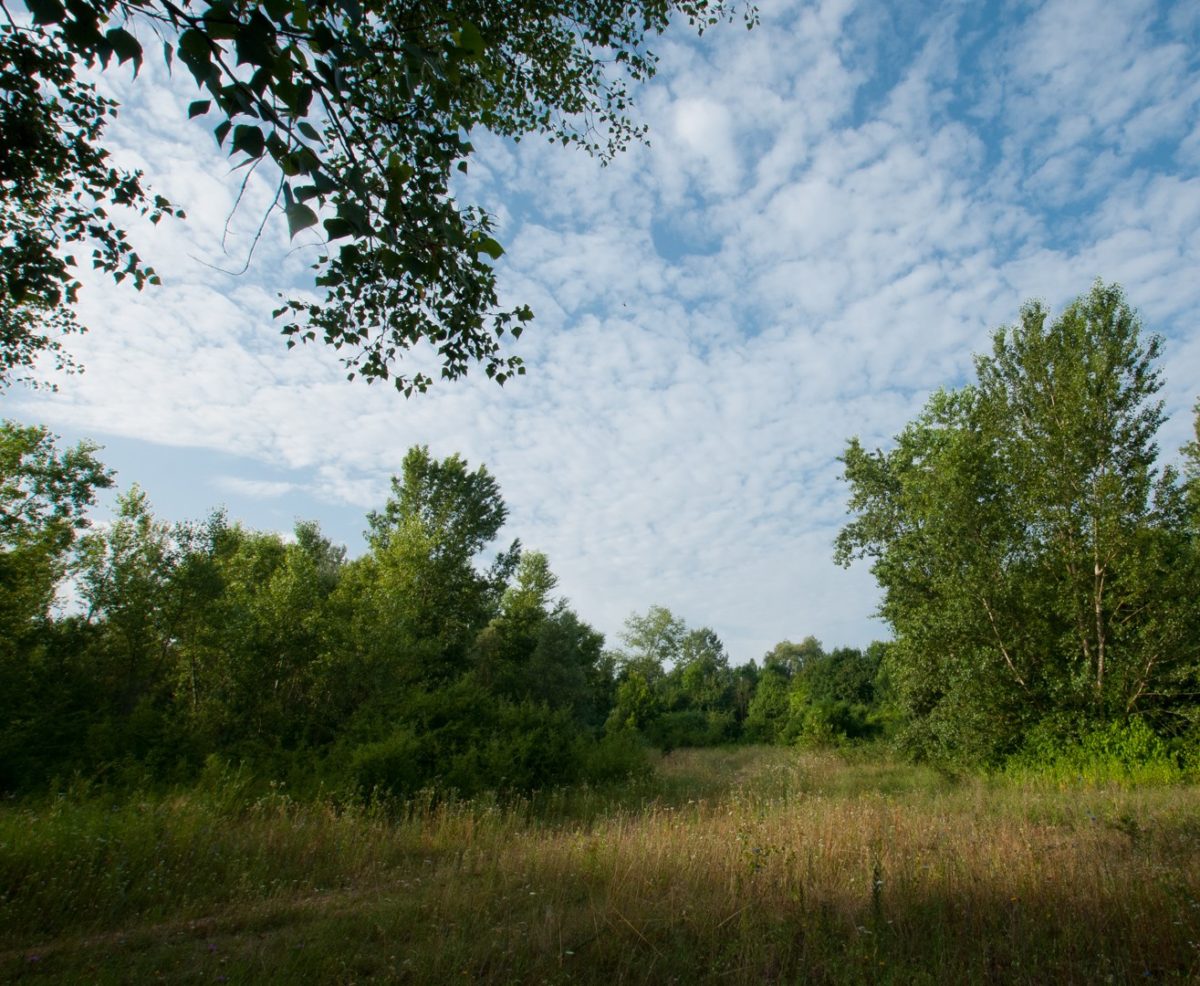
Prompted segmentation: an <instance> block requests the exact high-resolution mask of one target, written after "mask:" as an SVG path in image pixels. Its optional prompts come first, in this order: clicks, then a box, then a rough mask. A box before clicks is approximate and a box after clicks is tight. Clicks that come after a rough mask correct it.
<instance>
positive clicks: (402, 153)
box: [0, 0, 756, 394]
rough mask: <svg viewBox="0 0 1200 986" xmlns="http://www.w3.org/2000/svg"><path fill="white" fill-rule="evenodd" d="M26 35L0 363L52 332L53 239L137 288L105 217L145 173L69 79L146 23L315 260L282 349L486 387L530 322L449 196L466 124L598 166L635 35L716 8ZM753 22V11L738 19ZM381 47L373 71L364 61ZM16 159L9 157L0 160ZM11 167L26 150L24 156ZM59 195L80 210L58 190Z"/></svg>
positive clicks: (86, 28)
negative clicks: (536, 141)
mask: <svg viewBox="0 0 1200 986" xmlns="http://www.w3.org/2000/svg"><path fill="white" fill-rule="evenodd" d="M26 5H27V7H28V9H29V12H30V14H31V16H32V23H22V24H18V23H15V22H10V24H9V25H8V27H7V28H5V32H4V35H3V48H2V49H0V55H2V56H3V59H4V61H3V62H2V63H0V65H2V66H3V68H2V69H0V71H2V72H3V77H4V81H5V86H4V91H5V92H6V93H11V95H8V96H6V98H5V100H4V101H3V104H2V106H3V112H4V117H3V126H4V138H5V139H4V141H2V142H0V143H4V144H5V145H7V147H8V149H9V154H8V156H6V157H4V158H0V181H2V187H3V190H4V202H5V206H4V208H5V211H4V226H3V228H2V229H0V233H2V234H3V237H2V240H0V242H3V243H4V244H5V246H4V254H3V257H2V259H3V263H4V268H3V271H0V274H2V276H3V277H4V278H5V280H6V281H7V287H8V293H7V294H6V295H5V298H6V300H5V302H4V305H5V307H4V309H3V311H4V313H5V322H4V325H3V328H4V337H3V341H4V342H5V350H4V352H5V357H4V358H5V360H6V361H7V362H10V363H16V364H28V362H29V360H30V359H31V357H32V356H33V355H34V354H36V352H37V351H38V350H39V349H42V348H45V347H46V346H47V345H53V344H52V343H48V342H47V339H48V338H49V337H48V336H47V335H46V334H45V332H43V331H42V330H43V328H44V327H46V322H47V321H49V322H51V323H53V322H54V321H55V320H56V319H57V320H59V321H60V322H64V323H65V324H62V325H60V326H59V327H60V328H73V327H75V323H74V322H73V321H72V320H71V319H70V316H62V315H56V314H53V313H55V312H58V311H59V309H58V307H57V300H58V299H59V298H60V297H61V296H62V295H63V293H64V289H63V288H62V287H61V285H63V284H65V285H66V287H65V295H66V298H67V300H68V301H69V300H71V299H72V298H73V296H74V292H75V289H76V284H75V282H74V281H73V280H72V275H71V274H70V269H71V268H72V267H73V266H74V260H73V258H71V257H70V256H66V257H62V258H60V257H59V255H58V254H57V253H56V252H55V248H56V247H57V246H58V245H59V243H60V242H71V241H73V240H75V239H79V238H82V237H88V238H90V239H91V240H92V241H94V242H95V243H96V244H97V253H96V255H95V256H96V264H97V266H102V267H104V269H106V270H110V271H112V272H113V273H114V276H116V277H117V279H118V280H120V279H121V278H123V277H125V276H130V277H132V278H133V280H134V283H135V284H137V285H138V286H139V287H140V286H141V284H142V283H144V282H146V281H153V280H155V279H156V276H155V275H154V273H153V271H152V270H150V269H149V268H145V267H144V266H143V265H142V264H141V261H140V260H139V259H138V257H137V255H136V254H135V253H133V252H132V250H131V249H130V248H129V247H128V245H127V244H126V243H125V234H124V232H123V231H122V230H121V229H120V228H119V227H117V226H115V225H113V224H112V223H111V222H108V220H107V215H106V213H105V211H104V205H105V203H108V202H112V203H114V204H122V205H132V206H134V207H137V208H141V209H142V210H143V211H146V212H148V213H149V215H150V217H151V219H154V220H157V219H158V218H159V217H160V216H161V215H164V214H171V213H175V210H174V209H173V207H172V206H170V204H169V203H167V202H166V201H165V200H163V199H161V198H156V199H155V200H154V201H153V204H149V202H148V199H147V197H146V195H145V194H144V193H143V191H142V189H141V186H140V184H139V179H140V176H138V175H125V174H120V173H117V172H114V171H111V170H108V169H107V166H106V155H105V152H104V151H103V149H102V148H101V146H100V140H101V138H102V131H103V126H104V123H105V121H106V119H107V118H108V117H109V116H110V115H111V113H112V112H113V110H114V107H113V106H112V104H111V103H110V102H107V101H105V100H103V99H100V98H99V97H97V96H96V94H95V91H94V90H93V89H91V88H90V87H88V86H86V85H82V84H80V83H79V82H78V81H77V75H78V69H79V65H80V64H82V65H86V66H89V67H90V66H96V65H99V66H100V67H105V66H108V65H109V64H110V62H111V61H112V59H113V58H114V57H115V58H116V59H117V61H118V62H120V63H125V62H132V63H133V66H134V68H135V71H136V69H137V67H138V66H139V65H140V64H141V61H142V59H143V57H144V50H143V44H142V40H141V37H144V35H145V32H146V29H150V30H153V31H154V32H156V33H158V34H160V35H161V36H162V37H163V38H164V41H163V53H164V56H165V57H166V59H167V62H168V64H169V65H170V64H172V63H173V62H174V63H178V64H179V65H181V66H183V67H184V68H185V69H186V70H187V71H188V72H190V73H191V75H192V76H193V78H194V79H195V81H196V84H197V86H198V87H199V89H200V90H201V93H202V98H200V99H197V100H195V101H194V102H193V103H192V104H191V106H190V107H189V110H188V115H189V116H192V117H208V118H209V119H210V120H211V121H212V122H213V123H214V126H213V133H214V135H215V136H216V138H217V142H218V143H219V144H220V145H221V146H222V147H224V148H226V149H227V150H228V152H229V155H230V158H231V159H232V160H233V162H234V163H235V164H236V165H237V166H239V167H246V168H247V169H249V170H254V169H258V168H263V169H264V170H265V171H266V172H268V173H269V174H270V175H271V180H272V182H273V183H274V185H275V190H276V204H277V205H280V206H281V207H282V210H283V213H284V215H285V217H286V219H287V223H288V228H289V231H290V233H291V235H292V236H293V237H294V236H296V235H297V234H298V233H300V232H302V231H304V230H307V229H310V228H312V229H314V231H319V233H318V235H319V236H320V238H321V240H322V242H323V245H324V249H323V250H322V252H321V253H320V255H319V256H318V258H317V260H316V262H315V264H314V265H313V270H314V277H315V282H316V286H317V287H318V288H319V289H321V290H322V291H324V295H325V296H324V299H323V300H320V301H313V300H311V298H309V297H298V298H287V299H284V300H283V303H282V305H281V307H280V308H279V309H278V311H277V312H276V315H277V316H280V317H282V318H283V319H284V327H283V332H284V334H285V335H286V336H287V337H288V339H289V345H291V344H294V343H295V342H296V341H297V340H303V341H307V340H313V339H316V338H318V337H320V338H321V339H323V341H324V342H326V343H328V344H329V345H331V346H333V347H335V348H337V349H339V350H343V351H345V352H346V353H347V355H346V357H345V363H346V365H347V367H348V368H349V370H350V376H351V377H353V376H355V375H356V374H358V375H362V376H364V377H366V378H367V379H368V380H373V379H388V378H391V379H392V380H393V382H394V383H395V385H396V387H397V388H398V389H400V390H402V391H403V392H405V393H406V394H411V393H412V392H413V391H414V390H418V391H424V390H425V389H426V388H427V387H428V386H429V385H430V384H431V383H432V378H431V377H430V376H429V375H428V374H426V373H425V372H424V371H421V370H416V371H407V370H399V369H398V363H399V361H400V360H401V358H402V357H403V356H405V355H406V354H407V353H408V352H409V351H410V350H412V349H413V348H414V347H417V346H418V345H424V346H426V347H428V348H430V349H431V350H432V351H433V352H434V353H435V354H436V359H437V362H438V364H439V365H440V372H441V375H442V377H444V378H448V379H454V378H456V377H459V376H461V375H462V374H463V373H465V372H466V371H467V368H468V366H469V365H470V364H472V363H480V364H482V366H483V367H484V370H485V371H486V373H487V374H488V376H490V377H493V378H495V379H496V380H498V381H499V382H501V383H503V382H504V381H505V380H507V379H508V378H509V377H510V376H512V375H513V374H514V373H521V372H523V367H522V365H521V361H520V359H519V357H516V356H510V355H506V354H505V353H504V351H503V350H502V348H501V340H502V338H503V337H504V336H505V335H506V334H511V335H513V336H517V335H519V334H520V332H521V330H522V329H523V327H524V326H525V324H526V323H527V322H528V321H529V320H530V319H531V318H532V312H531V311H530V310H529V308H528V307H526V306H523V305H522V306H517V307H515V308H511V309H502V308H501V307H500V305H499V303H498V298H497V292H496V281H495V273H494V268H493V264H494V263H495V261H496V260H498V259H499V258H500V257H501V256H502V254H503V252H504V250H503V247H502V246H501V245H500V243H499V242H498V241H497V240H496V239H495V237H494V235H493V233H494V223H493V220H492V218H491V216H489V215H488V213H487V212H486V211H484V210H483V209H481V208H479V207H478V206H474V205H461V204H460V203H459V202H458V201H457V200H456V198H455V196H454V194H453V189H452V179H453V177H454V175H456V174H457V173H459V172H465V171H466V170H467V166H468V160H469V158H470V156H471V154H472V153H473V152H474V147H473V145H472V142H471V136H472V133H473V132H476V131H479V130H487V131H490V132H492V133H495V134H499V135H501V136H504V137H510V138H512V139H514V140H519V139H521V137H523V136H525V135H528V134H534V133H539V134H544V135H546V136H548V137H550V138H551V139H553V140H556V141H560V142H561V143H563V144H573V145H576V146H579V147H582V148H583V149H585V150H586V151H588V152H589V153H592V154H596V155H599V156H600V158H601V159H602V160H605V161H607V160H608V159H609V158H610V157H611V156H612V155H614V154H616V153H618V152H619V151H621V150H622V149H624V148H625V147H626V146H627V145H628V144H629V143H630V141H632V140H637V139H639V138H640V137H641V136H642V134H643V128H642V127H640V126H639V125H637V124H636V123H634V122H633V120H632V119H631V117H630V115H629V112H630V105H631V97H630V89H629V85H630V83H636V82H639V81H642V80H644V79H646V78H649V77H650V76H652V75H653V74H654V71H655V65H656V59H655V56H654V54H653V53H652V52H651V51H650V49H649V48H648V47H647V38H648V37H649V36H652V35H655V34H659V33H661V32H662V31H663V30H664V29H665V28H666V27H667V25H668V23H669V22H670V20H671V18H672V17H673V16H676V15H678V16H682V17H683V18H684V19H686V20H687V21H688V22H689V23H690V24H691V25H692V26H693V27H695V28H696V29H698V30H700V31H703V30H704V29H705V28H707V27H709V26H712V25H714V24H716V23H718V22H719V21H721V20H723V19H728V18H731V17H733V16H735V5H733V4H728V3H726V0H637V2H632V0H630V2H625V0H623V2H620V3H607V2H605V3H600V2H596V0H538V2H528V3H509V2H506V0H471V2H468V3H464V4H452V5H448V4H445V3H440V2H432V0H297V2H282V0H280V2H275V0H265V2H237V0H204V2H198V3H196V2H190V0H185V2H179V3H177V2H174V0H72V2H69V3H65V4H64V3H63V2H61V0H26ZM744 16H745V20H746V23H747V25H751V24H753V22H754V20H755V16H756V15H755V13H754V10H753V8H750V9H748V10H747V11H746V12H745V14H744ZM381 56H382V57H381ZM16 138H20V139H16ZM14 146H15V147H16V148H17V149H18V150H17V152H16V153H15V154H14V153H12V149H13V147H14ZM22 149H23V150H24V151H25V152H26V153H22V152H21V150H22ZM76 193H78V194H79V195H80V196H81V197H80V198H75V197H74V196H75V195H76Z"/></svg>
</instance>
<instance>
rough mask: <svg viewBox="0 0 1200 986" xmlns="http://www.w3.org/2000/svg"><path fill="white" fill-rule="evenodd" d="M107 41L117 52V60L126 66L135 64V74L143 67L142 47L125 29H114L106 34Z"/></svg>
mask: <svg viewBox="0 0 1200 986" xmlns="http://www.w3.org/2000/svg"><path fill="white" fill-rule="evenodd" d="M104 37H105V39H106V40H107V41H108V43H109V44H110V45H111V46H112V50H113V51H114V52H116V55H117V60H118V61H119V62H120V63H121V64H122V65H124V64H125V63H126V62H133V66H134V69H133V70H134V74H135V75H136V74H137V70H138V69H140V68H141V67H142V45H141V42H139V41H138V39H137V38H135V37H134V36H133V35H132V34H130V33H129V32H128V31H126V30H125V28H123V27H114V28H112V29H111V30H109V31H106V32H105V34H104Z"/></svg>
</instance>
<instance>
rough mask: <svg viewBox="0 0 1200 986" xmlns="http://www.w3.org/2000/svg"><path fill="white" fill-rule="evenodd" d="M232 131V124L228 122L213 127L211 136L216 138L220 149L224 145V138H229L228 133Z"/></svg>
mask: <svg viewBox="0 0 1200 986" xmlns="http://www.w3.org/2000/svg"><path fill="white" fill-rule="evenodd" d="M232 129H233V124H232V123H230V122H229V121H228V120H225V121H224V122H223V123H218V124H217V125H216V126H215V127H213V136H214V137H216V138H217V146H218V147H221V146H223V145H224V143H225V138H226V137H228V136H229V131H230V130H232Z"/></svg>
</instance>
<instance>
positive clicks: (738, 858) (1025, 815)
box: [0, 748, 1200, 983]
mask: <svg viewBox="0 0 1200 986" xmlns="http://www.w3.org/2000/svg"><path fill="white" fill-rule="evenodd" d="M218 795H219V792H213V791H209V792H207V793H203V794H201V793H192V794H180V795H177V796H175V797H173V798H161V797H160V798H155V799H145V800H137V799H134V800H130V801H127V802H122V803H117V804H109V803H105V802H103V801H101V800H99V799H92V800H90V801H87V802H85V803H73V802H68V801H59V802H52V803H43V804H38V805H27V806H14V807H10V808H8V809H5V810H4V811H2V812H0V894H2V895H3V896H2V897H0V952H2V956H0V979H4V980H8V979H14V980H15V979H24V978H25V977H29V978H30V979H31V980H46V981H58V982H93V981H95V982H145V981H154V980H155V979H156V977H160V978H163V979H166V980H168V981H173V982H180V981H182V982H213V981H218V980H220V981H226V982H244V983H257V982H264V981H274V982H346V983H349V982H363V981H371V980H374V981H407V982H414V983H424V982H446V981H451V980H453V981H458V982H472V981H474V982H493V983H508V982H596V983H614V982H645V983H665V982H671V981H677V982H681V983H690V982H714V983H716V982H744V983H758V982H771V981H776V982H780V981H781V982H815V983H821V982H896V983H909V982H928V983H946V982H1027V983H1047V982H1079V983H1093V982H1108V981H1111V982H1135V981H1136V982H1161V981H1193V980H1196V979H1197V978H1200V792H1198V791H1197V789H1196V788H1194V787H1185V786H1174V787H1166V786H1156V787H1144V788H1129V787H1115V786H1114V787H1110V788H1103V787H1087V788H1084V787H1080V788H1070V789H1066V790H1060V789H1058V788H1056V787H1052V786H1049V785H1046V784H1035V783H1024V782H1018V781H1014V780H1012V779H993V780H985V779H970V780H960V781H957V782H952V781H950V780H947V779H946V778H944V777H941V776H940V775H938V774H936V773H933V772H931V771H927V770H924V769H919V768H914V767H910V766H906V765H902V764H898V763H896V762H894V761H890V760H888V759H886V758H882V757H870V756H863V755H861V754H858V755H855V756H851V757H847V756H845V755H841V754H837V753H808V754H798V753H795V752H793V751H790V750H782V749H749V748H741V749H731V750H717V751H687V750H680V751H676V752H674V753H672V754H671V755H670V756H668V757H665V758H663V760H662V761H661V762H660V763H659V764H658V766H657V770H656V775H655V777H654V778H653V779H651V780H649V781H645V782H637V783H635V784H632V785H628V786H625V787H614V788H610V789H576V790H571V791H558V792H547V793H544V794H540V795H537V796H535V797H534V798H532V799H529V800H525V801H519V802H511V803H501V802H498V801H495V800H490V801H489V800H486V799H480V800H477V801H474V802H471V803H465V804H464V803H454V802H448V801H445V800H440V801H439V800H435V799H427V800H425V801H421V802H417V803H414V804H410V805H408V806H407V807H406V808H405V809H403V810H396V809H395V808H394V807H392V808H389V809H385V808H384V807H376V808H374V809H362V808H358V809H337V808H334V807H332V806H330V805H313V804H296V803H292V802H290V801H289V800H288V799H286V798H284V797H282V796H279V795H269V796H267V797H264V798H259V799H257V800H243V801H242V802H238V800H237V799H233V798H228V797H226V798H222V797H220V796H218ZM222 977H223V979H222Z"/></svg>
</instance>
